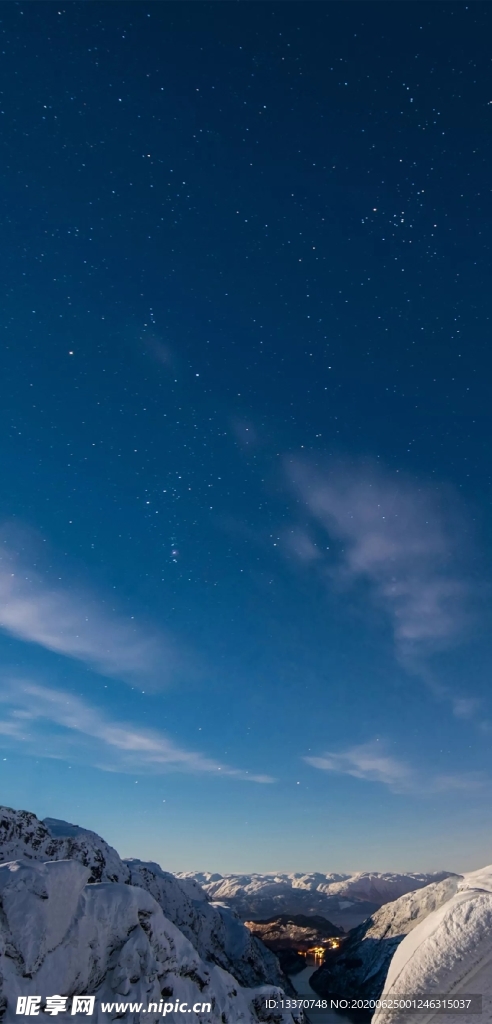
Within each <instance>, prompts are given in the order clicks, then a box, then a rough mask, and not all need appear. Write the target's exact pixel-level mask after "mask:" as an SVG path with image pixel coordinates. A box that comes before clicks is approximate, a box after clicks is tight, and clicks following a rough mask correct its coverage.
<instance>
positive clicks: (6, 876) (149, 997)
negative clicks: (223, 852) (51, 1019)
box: [0, 808, 492, 1024]
mask: <svg viewBox="0 0 492 1024" xmlns="http://www.w3.org/2000/svg"><path fill="white" fill-rule="evenodd" d="M201 880H203V883H204V884H203V888H202V887H201V885H200V881H201ZM429 882H430V884H426V883H429ZM410 886H411V887H412V889H413V891H411V892H410V891H408V889H409V887H410ZM402 889H403V890H404V893H403V895H401V892H402ZM397 894H398V898H396V899H395V898H393V900H392V902H387V903H385V904H384V905H383V906H381V904H382V903H383V902H384V900H385V899H386V900H390V899H391V896H393V897H394V896H396V895H397ZM218 897H220V899H218ZM226 899H227V902H228V904H229V906H225V905H224V904H225V901H226ZM322 899H324V900H326V901H331V904H330V905H331V906H332V907H333V908H336V906H338V908H339V913H340V914H342V913H343V912H344V909H345V910H347V909H350V907H351V906H354V907H358V908H359V911H360V912H362V908H364V907H366V906H367V905H368V904H370V903H371V902H372V903H374V902H376V901H377V902H378V903H379V907H378V909H377V910H375V911H374V912H373V913H372V914H371V916H370V918H369V919H368V920H367V921H366V922H365V923H364V924H363V925H361V926H360V927H359V928H357V929H356V930H355V931H352V933H351V934H350V935H349V936H348V937H347V938H346V939H344V942H343V948H342V949H341V951H340V954H335V956H333V957H330V962H329V963H328V962H327V963H326V964H325V965H324V966H323V967H322V968H321V969H320V970H319V971H318V972H317V974H316V975H315V976H314V977H313V985H314V986H315V988H316V990H317V991H318V992H319V993H320V995H326V994H336V995H339V996H342V995H343V994H344V993H346V994H347V996H351V997H354V996H365V997H367V998H377V997H378V996H380V995H381V992H382V995H383V997H386V996H387V997H388V998H391V999H401V998H402V997H403V996H405V998H408V996H409V995H411V996H412V998H419V997H425V996H429V995H432V994H433V993H434V994H436V995H447V996H448V997H449V996H453V997H458V996H460V994H466V993H469V992H472V993H480V994H481V995H482V996H483V1001H484V1002H483V1013H482V1016H481V1017H480V1020H481V1021H482V1022H483V1024H491V1022H492V866H491V867H488V868H484V869H482V870H481V871H476V872H472V873H470V874H467V875H464V876H461V875H451V874H450V873H445V872H442V873H441V874H440V875H421V874H409V875H395V874H384V873H382V874H380V873H372V874H371V873H363V874H357V875H350V876H346V877H340V876H335V877H334V876H332V875H302V874H291V875H287V874H282V875H247V876H243V875H242V876H239V875H228V876H222V875H218V876H217V875H215V876H212V875H209V876H207V875H196V876H195V875H190V874H184V875H181V876H179V877H175V876H174V875H172V874H170V873H169V872H167V871H164V870H163V869H162V868H161V867H160V866H159V865H158V864H154V863H151V862H143V861H140V860H135V859H129V860H122V859H121V858H120V857H119V855H118V853H117V852H116V850H114V849H113V848H112V847H111V846H109V845H108V844H107V843H106V842H105V841H104V840H103V839H101V838H100V837H99V836H98V835H96V833H94V832H91V831H89V830H87V829H83V828H79V827H78V826H77V825H72V824H69V823H68V822H64V821H58V820H54V819H51V818H47V819H45V821H44V822H43V821H40V820H39V819H38V818H36V816H35V815H34V814H31V813H29V812H28V811H15V810H12V809H11V808H0V1016H2V1018H3V1020H4V1022H5V1024H14V1022H16V1021H17V1020H18V1015H17V1014H16V1001H17V998H18V997H19V996H30V995H33V996H41V997H42V998H43V999H44V998H45V997H47V996H54V995H55V994H59V995H66V996H68V997H69V1000H70V997H71V996H72V995H74V994H80V995H83V994H92V995H94V996H95V997H96V1007H95V1012H94V1015H93V1016H92V1018H91V1019H92V1024H108V1022H111V1021H112V1020H116V1019H118V1020H120V1019H121V1020H122V1021H123V1022H124V1024H162V1011H157V1012H154V1010H151V1011H150V1012H147V1013H146V1012H145V1008H146V1007H147V1006H148V1005H149V1003H150V1002H152V1003H156V1004H159V1002H161V1001H162V1000H164V999H172V1000H176V999H178V1000H179V1001H180V1002H186V1003H187V1005H188V1006H190V1007H191V1006H193V1005H194V1004H195V1003H198V1002H200V1003H201V1002H202V1001H203V1002H206V1003H210V1005H211V1010H210V1011H208V1010H207V1011H203V1012H202V1011H201V1010H197V1011H195V1010H190V1012H189V1013H187V1022H189V1024H238V1022H241V1024H259V1022H260V1021H261V1022H263V1024H274V1022H275V1024H294V1022H295V1020H296V1018H295V1015H294V1016H293V1015H292V1014H291V1013H290V1012H289V1011H287V1010H285V1011H280V1012H279V1011H277V1010H276V1009H275V1010H272V1012H271V1013H270V1011H269V1010H266V1008H265V1000H266V999H277V998H280V997H281V994H282V990H285V989H286V988H287V990H289V986H290V983H289V981H288V980H287V979H286V978H285V976H284V975H283V974H282V971H281V969H280V966H279V963H278V961H277V958H276V956H275V955H274V953H273V952H272V951H271V950H269V949H267V948H266V947H265V945H264V944H263V943H262V942H261V941H260V940H259V939H258V938H257V937H256V936H255V935H252V934H251V933H250V931H249V930H248V929H247V928H246V927H245V926H244V925H243V924H242V923H241V921H240V920H239V919H238V917H237V916H236V915H235V913H234V911H233V910H231V909H230V907H231V906H233V907H234V905H237V906H240V907H242V908H243V912H244V909H245V908H246V906H249V908H251V907H252V906H253V907H255V908H256V911H257V913H256V915H255V917H253V915H252V914H251V913H248V914H247V916H248V918H249V919H250V920H256V921H257V918H258V916H259V914H258V908H259V907H260V906H263V907H264V906H265V905H268V901H270V904H271V903H272V902H273V903H274V904H275V906H276V908H277V924H275V923H274V922H267V924H269V925H270V926H273V931H275V928H277V929H278V928H279V927H283V928H284V929H285V928H287V930H289V927H290V925H289V924H288V922H286V921H285V920H280V919H281V917H282V915H281V914H279V913H278V907H279V906H280V907H282V905H285V903H288V902H289V900H293V901H294V902H296V905H297V906H298V905H299V903H298V902H297V901H299V900H300V901H303V900H304V901H306V903H307V905H308V906H310V905H311V904H310V903H309V901H310V900H311V901H314V903H316V901H318V900H322ZM344 904H345V908H344ZM347 904H348V907H347ZM301 913H302V914H304V913H308V914H310V913H312V911H305V910H303V911H301ZM318 913H319V910H318ZM285 914H287V915H288V914H291V911H290V910H289V911H287V910H286V911H285ZM265 916H273V915H265ZM322 916H323V917H324V916H325V914H323V915H322ZM326 916H328V915H326ZM329 918H330V920H329V921H328V922H325V923H324V924H323V928H325V929H326V928H328V930H330V929H331V927H332V926H331V924H330V921H331V922H333V925H334V926H335V930H336V926H337V925H338V922H337V921H336V920H334V918H333V916H332V914H331V913H330V915H329ZM305 920H306V918H305V917H304V918H301V919H297V920H293V922H292V928H293V929H294V930H295V929H296V928H297V929H300V930H301V931H302V930H303V929H304V928H307V929H308V930H309V928H311V927H314V931H315V932H316V929H318V926H320V922H319V920H318V922H317V923H316V922H315V921H313V919H312V918H311V919H310V920H309V922H308V924H305ZM279 921H280V924H279ZM272 934H273V932H272ZM313 934H314V933H313ZM292 935H293V936H294V932H292ZM296 935H297V937H299V935H298V934H297V933H296ZM300 948H301V947H300ZM103 1000H104V1001H105V1002H110V1003H111V1004H112V1005H113V1008H114V1009H113V1011H111V1012H109V1013H108V1012H103V1010H102V1006H101V1003H102V1001H103ZM123 1002H125V1003H130V1002H131V1003H133V1004H135V1005H136V1006H138V1004H141V1007H143V1009H140V1010H139V1009H135V1008H134V1009H133V1010H132V1011H127V1012H125V1011H122V1010H121V1004H122V1003H123ZM70 1009H71V1006H70V1001H69V1004H68V1008H67V1011H66V1012H65V1011H62V1012H61V1013H59V1014H58V1020H59V1021H60V1022H61V1024H69V1021H71V1022H72V1024H86V1014H85V1013H84V1011H83V1009H82V1010H81V1012H80V1013H75V1014H72V1013H71V1012H70ZM182 1018H183V1014H182V1013H180V1012H177V1013H174V1011H173V1012H171V1013H168V1014H167V1015H166V1018H165V1019H166V1021H167V1022H169V1024H179V1021H180V1020H182ZM434 1018H435V1021H436V1024H453V1022H454V1021H455V1020H456V1018H455V1017H454V1016H452V1015H448V1014H445V1013H444V1014H441V1013H440V1014H439V1015H436V1014H435V1013H434V1011H433V1010H429V1011H428V1012H425V1013H419V1014H418V1015H417V1016H416V1017H415V1018H414V1017H412V1016H411V1015H410V1016H409V1015H408V1013H406V1014H405V1015H404V1016H403V1017H401V1016H400V1015H399V1013H398V1012H397V1011H396V1010H393V1009H385V1010H379V1011H378V1012H377V1013H376V1015H375V1017H374V1019H373V1024H411V1022H413V1024H415V1021H417V1022H418V1024H428V1022H429V1021H434ZM477 1020H478V1017H477V1015H476V1014H475V1013H474V1014H470V1013H468V1014H467V1013H464V1014H463V1013H461V1014H460V1017H459V1021H460V1024H476V1022H477Z"/></svg>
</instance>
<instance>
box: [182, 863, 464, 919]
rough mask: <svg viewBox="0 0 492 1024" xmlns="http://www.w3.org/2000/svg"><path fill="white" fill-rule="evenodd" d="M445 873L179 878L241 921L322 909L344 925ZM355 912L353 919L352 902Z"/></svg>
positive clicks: (202, 875) (190, 875) (185, 875)
mask: <svg viewBox="0 0 492 1024" xmlns="http://www.w3.org/2000/svg"><path fill="white" fill-rule="evenodd" d="M449 874H450V872H447V871H441V872H434V873H431V874H421V873H418V874H395V873H391V872H370V871H365V872H357V873H356V874H354V875H337V874H322V873H320V872H314V873H311V874H302V873H301V872H297V873H292V874H288V873H279V874H251V875H235V874H230V875H220V874H217V873H215V874H211V873H209V872H206V871H202V872H200V871H198V872H196V873H195V872H183V873H179V874H178V875H177V877H178V878H179V879H180V880H188V879H190V878H193V879H195V880H196V881H197V882H199V883H200V885H201V886H202V888H203V889H204V890H205V892H206V893H207V895H208V896H209V898H210V899H212V900H220V901H222V902H224V903H227V904H228V905H229V906H230V907H233V908H234V909H235V910H237V912H238V914H239V915H240V917H241V918H242V919H243V920H248V919H251V920H260V919H261V918H264V919H266V918H269V917H273V916H276V915H278V914H282V913H298V914H299V913H311V914H314V913H318V914H324V916H326V917H328V918H329V919H330V920H333V921H334V922H335V923H337V924H341V925H342V926H343V925H344V923H345V922H344V915H346V917H347V921H348V926H349V927H351V926H352V924H354V923H358V921H361V920H363V919H364V918H367V917H368V916H369V915H370V914H371V912H372V911H374V910H377V909H378V907H381V906H382V905H383V904H384V903H388V902H389V901H390V900H396V899H398V898H399V897H400V896H402V895H404V894H405V893H407V892H412V891H414V890H415V889H420V888H423V887H424V886H426V885H429V884H430V883H433V882H439V881H441V880H442V879H443V878H446V877H447V876H448V875H449ZM359 904H367V907H365V908H364V907H361V908H360V909H361V911H362V912H361V914H360V916H359V917H358V921H357V920H352V918H353V917H354V916H355V915H356V914H357V910H358V905H359Z"/></svg>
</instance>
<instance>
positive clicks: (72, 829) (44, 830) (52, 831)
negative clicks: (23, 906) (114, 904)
mask: <svg viewBox="0 0 492 1024" xmlns="http://www.w3.org/2000/svg"><path fill="white" fill-rule="evenodd" d="M17 858H21V859H23V860H44V861H46V860H76V861H79V863H80V864H83V865H84V867H86V868H89V879H88V881H89V882H129V880H130V871H129V869H128V867H127V866H126V864H124V863H123V861H122V860H121V858H120V857H119V855H118V854H117V853H116V850H113V847H112V846H109V844H108V843H106V842H105V841H104V839H101V837H100V836H98V835H96V833H95V832H90V831H89V829H85V828H79V826H78V825H71V824H69V822H67V821H57V820H55V819H53V818H47V819H46V821H40V820H39V818H37V817H36V815H35V814H32V813H31V812H30V811H15V810H13V809H12V808H11V807H0V860H1V861H7V860H16V859H17Z"/></svg>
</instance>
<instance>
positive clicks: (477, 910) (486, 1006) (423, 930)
mask: <svg viewBox="0 0 492 1024" xmlns="http://www.w3.org/2000/svg"><path fill="white" fill-rule="evenodd" d="M433 993H435V994H440V995H446V996H459V994H460V993H466V994H472V993H478V994H481V995H482V996H483V1012H482V1016H481V1017H477V1016H476V1015H475V1014H466V1013H465V1014H460V1016H459V1018H456V1017H454V1016H452V1015H450V1014H441V1013H440V1014H435V1013H433V1012H432V1011H429V1013H428V1014H422V1013H420V1014H418V1015H411V1014H408V1013H406V1014H404V1015H398V1012H397V1011H393V1010H380V1011H378V1012H377V1013H376V1014H375V1016H374V1017H373V1024H395V1022H397V1021H398V1022H400V1021H406V1024H411V1022H412V1024H413V1022H414V1021H415V1022H416V1021H419V1024H428V1022H429V1021H435V1022H436V1024H451V1022H452V1021H456V1020H459V1022H460V1024H476V1022H477V1020H480V1021H481V1022H482V1024H490V1022H491V1021H492V865H491V866H489V867H486V868H481V869H480V870H479V871H473V872H470V873H469V874H466V875H464V876H463V880H462V881H461V883H460V884H459V886H458V890H457V892H456V893H455V894H454V895H453V896H452V897H451V898H450V899H449V900H447V901H446V902H445V903H444V904H443V905H442V906H441V907H440V908H439V909H438V910H435V911H434V912H433V913H431V914H429V916H428V917H426V918H425V920H424V921H422V922H421V923H420V924H418V925H417V927H416V928H414V929H413V931H411V932H410V934H408V935H407V936H406V938H405V939H404V940H403V942H401V944H400V945H399V946H398V949H397V950H396V953H395V954H394V956H393V959H392V961H391V964H390V968H389V971H388V975H387V978H386V984H385V986H384V990H383V994H382V997H381V998H383V999H384V998H391V999H396V998H402V997H403V996H409V995H411V996H412V997H413V998H419V997H422V996H429V995H432V994H433Z"/></svg>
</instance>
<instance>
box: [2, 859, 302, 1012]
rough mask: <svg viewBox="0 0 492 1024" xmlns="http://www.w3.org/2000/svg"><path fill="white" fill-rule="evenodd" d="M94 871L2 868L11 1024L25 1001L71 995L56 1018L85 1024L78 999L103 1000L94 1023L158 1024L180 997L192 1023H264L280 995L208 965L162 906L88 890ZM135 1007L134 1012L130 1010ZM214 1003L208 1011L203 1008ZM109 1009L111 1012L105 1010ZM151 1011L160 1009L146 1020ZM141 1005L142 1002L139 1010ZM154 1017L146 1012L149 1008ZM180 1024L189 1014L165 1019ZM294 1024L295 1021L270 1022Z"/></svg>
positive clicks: (132, 895)
mask: <svg viewBox="0 0 492 1024" xmlns="http://www.w3.org/2000/svg"><path fill="white" fill-rule="evenodd" d="M89 874H90V871H89V869H88V868H85V867H84V866H83V865H82V864H81V863H79V862H77V861H73V860H72V861H68V860H60V861H48V862H39V861H36V860H34V859H31V860H30V861H28V860H24V861H20V860H17V861H10V862H7V863H4V864H0V900H1V908H2V913H1V915H0V963H1V983H0V1003H1V1005H2V1009H3V1017H4V1021H5V1022H6V1024H14V1021H16V1020H19V1017H17V1016H16V1003H17V997H18V996H23V997H26V996H29V995H32V996H41V999H42V1004H41V1005H42V1006H44V1003H45V999H46V997H48V996H50V997H51V996H53V995H63V996H66V997H68V1000H69V1002H68V1005H67V1009H66V1010H65V1011H64V1012H62V1013H60V1014H59V1015H58V1020H60V1021H66V1022H67V1024H68V1021H73V1022H74V1024H83V1022H85V1021H87V1017H86V1016H85V1014H83V1013H80V1014H74V1015H73V1014H71V1013H70V1009H71V1005H72V1004H71V1000H72V997H73V996H74V995H81V994H85V993H90V994H92V995H94V996H95V997H96V1001H95V1012H94V1015H93V1016H92V1017H91V1020H92V1021H94V1022H95V1024H103V1021H105V1022H107V1021H108V1020H110V1021H111V1020H116V1019H120V1020H124V1021H127V1022H128V1024H130V1022H131V1024H137V1022H138V1024H144V1022H147V1024H154V1022H157V1021H161V1020H162V1013H159V1012H155V1010H156V1009H157V1007H158V1005H159V1003H160V1001H161V1000H162V999H165V1000H167V1001H169V1000H172V1001H173V1002H174V1001H175V1000H176V998H179V1000H180V1002H186V1003H187V1006H188V1007H194V1006H195V1005H196V1004H197V1003H200V1007H199V1008H198V1007H197V1012H195V1011H194V1010H193V1009H191V1010H190V1012H189V1013H187V1020H188V1021H189V1022H190V1024H239V1022H243V1024H257V1022H258V1021H260V1020H268V1019H269V1018H268V1015H267V1014H266V1013H263V1012H262V1005H263V1002H264V1000H265V999H266V998H267V997H269V998H270V997H275V996H276V997H277V998H278V997H279V995H280V990H278V989H274V988H271V987H268V986H264V987H262V988H257V989H248V988H242V987H241V986H240V985H238V983H237V981H236V979H235V978H233V977H232V975H230V974H228V973H227V972H226V971H224V970H223V969H222V968H221V967H218V966H216V965H215V964H211V963H205V962H204V961H203V960H202V959H201V957H200V956H199V954H198V953H197V951H196V949H195V947H194V946H193V945H192V944H191V942H189V940H188V939H187V938H186V937H185V936H184V935H183V934H182V932H181V931H180V930H179V929H178V928H177V927H176V926H175V925H174V924H172V922H171V921H169V920H168V919H167V918H166V917H164V914H163V912H162V909H161V907H160V906H159V904H158V903H157V902H156V900H155V899H154V898H153V897H152V896H151V895H150V893H148V892H146V891H145V890H144V889H141V888H139V887H137V886H132V885H128V884H123V883H121V882H97V883H93V884H90V885H88V884H87V880H88V877H89ZM130 1002H131V1003H133V1004H134V1006H133V1007H132V1009H131V1010H127V1009H123V1008H122V1005H121V1004H122V1003H125V1004H126V1003H130ZM204 1002H205V1003H206V1004H208V1003H210V1007H211V1008H210V1011H209V1010H208V1009H206V1010H205V1011H203V1010H202V1003H204ZM103 1003H107V1004H108V1003H109V1004H112V1009H108V1008H107V1007H106V1008H105V1010H103V1006H102V1004H103ZM150 1003H154V1004H155V1008H154V1010H152V1011H151V1012H148V1009H147V1008H148V1007H149V1004H150ZM135 1004H137V1005H138V1004H142V1009H139V1008H137V1007H136V1006H135ZM144 1008H145V1009H146V1010H147V1012H146V1013H145V1014H144V1013H143V1009H144ZM165 1019H166V1021H170V1022H172V1024H178V1021H179V1020H181V1021H182V1019H183V1014H182V1013H179V1012H178V1013H174V1012H171V1013H169V1014H167V1016H166V1018H165ZM270 1019H271V1020H272V1024H273V1020H275V1024H277V1022H278V1024H281V1022H282V1024H287V1022H290V1024H292V1017H291V1016H290V1015H288V1014H285V1015H282V1014H277V1015H276V1016H275V1017H273V1016H272V1017H271V1018H270Z"/></svg>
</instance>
